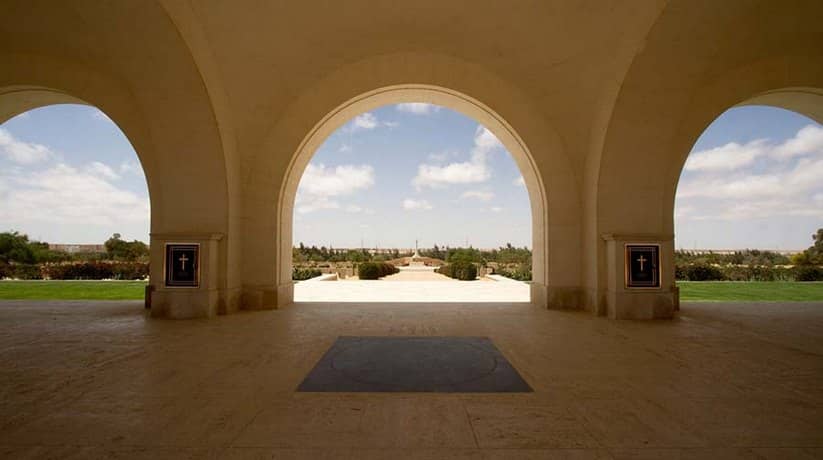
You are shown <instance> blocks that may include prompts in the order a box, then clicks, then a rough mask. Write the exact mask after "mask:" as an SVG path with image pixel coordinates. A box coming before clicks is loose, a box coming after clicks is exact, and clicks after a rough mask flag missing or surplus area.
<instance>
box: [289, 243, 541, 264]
mask: <svg viewBox="0 0 823 460" xmlns="http://www.w3.org/2000/svg"><path fill="white" fill-rule="evenodd" d="M419 253H420V255H421V256H423V257H431V258H433V259H440V260H443V261H445V262H452V261H468V262H473V263H476V264H479V265H481V266H486V264H488V263H490V262H496V263H500V264H527V265H531V260H532V252H531V250H530V249H529V248H526V247H523V248H517V247H514V246H512V245H511V243H508V244H506V246H501V247H500V248H499V249H492V250H480V249H475V248H472V247H468V248H451V247H448V246H445V247H440V246H438V245H434V247H432V248H426V249H420V250H419ZM412 254H413V253H412V252H409V251H400V250H399V249H391V250H386V251H381V252H376V253H374V254H372V252H370V251H369V250H368V249H335V248H333V247H326V246H321V247H317V246H306V245H304V244H303V243H300V244H299V245H298V246H296V247H294V248H293V250H292V261H293V262H295V263H300V262H383V261H386V260H393V259H399V258H401V257H411V256H412Z"/></svg>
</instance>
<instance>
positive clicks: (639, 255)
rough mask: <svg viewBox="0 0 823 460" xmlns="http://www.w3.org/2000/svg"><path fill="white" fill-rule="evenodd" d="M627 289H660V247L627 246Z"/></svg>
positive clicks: (648, 245) (649, 245)
mask: <svg viewBox="0 0 823 460" xmlns="http://www.w3.org/2000/svg"><path fill="white" fill-rule="evenodd" d="M626 287H627V288H659V287H660V245H657V244H627V245H626Z"/></svg>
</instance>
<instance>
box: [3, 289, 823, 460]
mask: <svg viewBox="0 0 823 460" xmlns="http://www.w3.org/2000/svg"><path fill="white" fill-rule="evenodd" d="M0 330H2V334H0V396H2V397H0V457H7V458H77V459H89V458H92V459H93V458H143V459H157V458H226V459H246V458H253V459H258V458H259V459H262V458H289V459H296V458H313V459H316V458H350V459H373V458H392V459H398V458H417V459H440V458H460V459H474V458H479V459H504V458H514V459H534V458H564V459H567V458H573V459H593V458H597V459H601V458H614V459H624V458H644V459H657V458H663V459H666V458H689V459H692V458H761V459H763V458H765V459H778V458H779V459H784V458H823V304H819V303H818V304H783V305H781V304H684V305H683V310H682V312H681V314H680V315H679V317H678V318H677V319H675V320H672V321H654V322H627V321H610V320H608V319H604V318H596V317H592V316H590V315H588V314H585V313H570V312H559V311H545V310H537V309H534V308H532V307H529V306H528V305H523V304H490V303H486V304H474V305H465V304H445V303H440V304H410V303H407V304H393V305H389V304H379V303H366V304H337V305H331V304H321V303H316V304H301V305H297V306H294V307H289V308H286V309H283V310H279V311H267V312H249V313H241V314H237V315H232V316H227V317H220V318H217V319H213V320H203V321H168V320H151V319H147V318H146V317H145V316H144V314H143V310H142V309H141V304H140V303H139V302H97V303H88V302H85V303H84V302H58V303H49V302H35V303H32V302H16V301H7V302H3V303H0ZM341 335H384V336H385V335H398V336H434V335H455V336H460V335H469V336H488V337H490V338H491V339H492V340H494V343H495V344H496V345H497V347H498V348H499V349H500V350H501V351H502V352H503V353H504V354H505V355H506V357H507V358H508V359H509V361H510V362H511V363H512V364H513V365H514V366H515V367H516V368H517V369H518V371H519V372H520V374H521V375H522V376H523V377H524V378H525V379H526V381H527V382H528V383H529V384H530V385H531V386H532V387H533V388H534V390H535V392H534V393H520V394H424V393H416V394H411V393H407V394H398V393H382V394H373V393H357V394H354V393H350V394H340V393H322V394H316V393H297V392H295V388H296V387H297V385H298V384H299V383H300V382H301V381H302V379H303V378H304V376H305V375H306V373H307V372H308V371H309V370H310V369H311V368H312V367H313V366H314V365H315V363H316V362H317V360H319V359H320V357H321V356H322V355H323V353H324V352H325V351H326V350H327V349H328V347H329V346H330V345H331V344H332V343H333V342H334V341H335V339H336V337H338V336H341Z"/></svg>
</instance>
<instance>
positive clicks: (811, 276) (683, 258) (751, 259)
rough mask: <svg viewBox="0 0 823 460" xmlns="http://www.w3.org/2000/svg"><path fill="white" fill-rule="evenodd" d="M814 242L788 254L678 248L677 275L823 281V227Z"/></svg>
mask: <svg viewBox="0 0 823 460" xmlns="http://www.w3.org/2000/svg"><path fill="white" fill-rule="evenodd" d="M812 240H813V241H814V244H813V245H812V246H810V247H809V248H808V249H806V250H804V251H803V252H801V253H798V254H794V255H793V256H791V257H787V256H785V255H783V254H779V253H776V252H773V251H760V250H757V249H746V250H742V251H735V252H734V253H731V254H718V253H712V252H708V253H694V252H690V251H676V252H675V254H674V258H675V278H676V279H678V280H682V281H823V267H822V266H823V229H818V230H817V233H815V234H814V235H812Z"/></svg>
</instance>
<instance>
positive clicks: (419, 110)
mask: <svg viewBox="0 0 823 460" xmlns="http://www.w3.org/2000/svg"><path fill="white" fill-rule="evenodd" d="M395 107H396V108H397V110H398V111H399V112H407V113H413V114H415V115H429V114H432V113H437V112H439V111H440V106H439V105H434V104H427V103H425V102H406V103H403V104H397V105H396V106H395Z"/></svg>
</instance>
